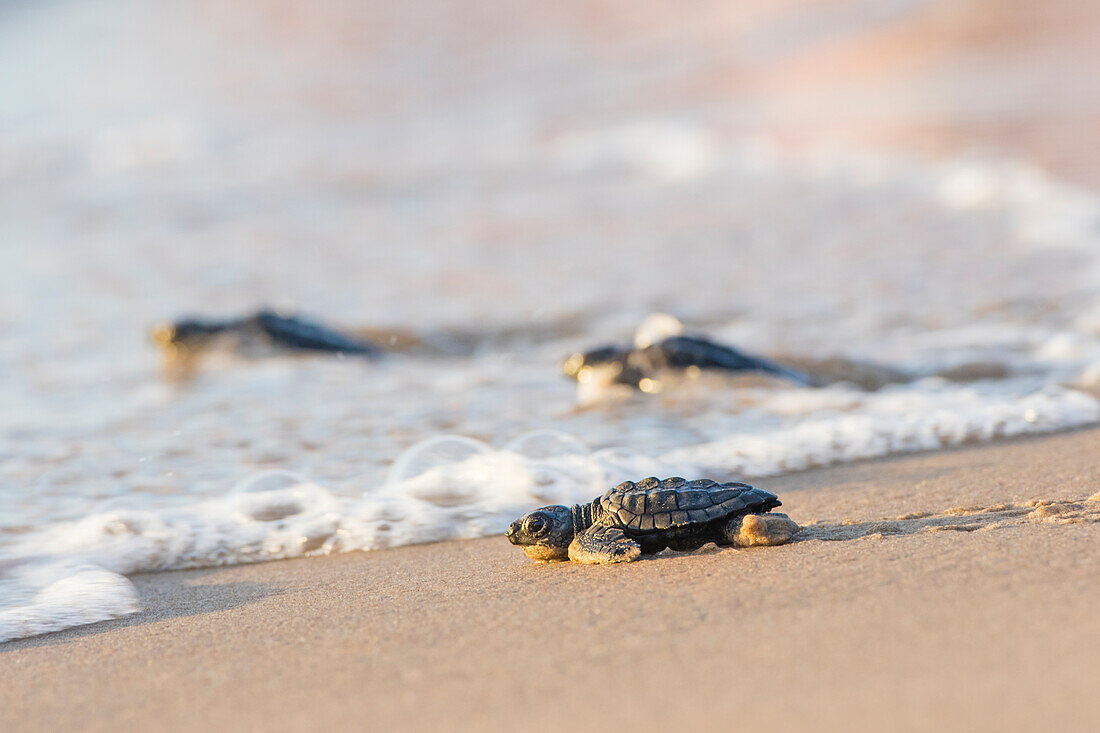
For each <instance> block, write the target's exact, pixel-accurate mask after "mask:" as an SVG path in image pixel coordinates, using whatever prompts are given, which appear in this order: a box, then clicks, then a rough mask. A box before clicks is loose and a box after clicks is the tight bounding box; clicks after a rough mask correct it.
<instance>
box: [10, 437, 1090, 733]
mask: <svg viewBox="0 0 1100 733" xmlns="http://www.w3.org/2000/svg"><path fill="white" fill-rule="evenodd" d="M1098 448H1100V430H1085V431H1080V432H1074V433H1068V434H1060V435H1056V436H1049V437H1042V438H1037V439H1030V440H1025V441H1011V442H1005V443H1001V444H996V445H992V446H982V447H973V448H964V449H960V450H956V451H950V452H945V453H938V454H930V455H918V456H911V457H904V458H897V459H885V460H880V461H874V462H869V463H865V464H859V465H853V466H846V467H840V468H833V469H827V470H819V471H811V472H806V473H801V474H797V475H792V476H786V477H778V478H773V479H769V480H765V481H762V482H760V483H761V484H762V485H763V486H765V487H767V488H770V489H772V490H774V491H776V492H778V493H779V494H780V495H781V496H782V499H783V500H784V508H785V509H786V510H787V511H789V513H790V515H791V516H792V517H794V518H796V519H798V520H800V521H801V522H802V523H803V524H805V525H807V527H808V528H807V530H806V531H805V534H804V537H805V539H804V540H803V541H799V542H796V543H794V544H791V545H789V546H784V547H775V548H758V549H753V550H732V549H723V550H720V551H718V550H715V548H714V547H713V546H710V548H709V551H708V550H707V549H704V550H702V551H700V552H698V553H694V554H690V555H679V554H675V555H662V556H658V557H656V558H654V559H652V560H644V561H640V562H637V563H634V564H630V565H624V566H599V567H588V566H576V565H571V564H565V563H554V564H538V563H534V562H532V561H530V560H528V559H527V558H525V557H524V556H523V554H522V553H521V552H519V551H518V550H517V549H516V548H513V547H511V546H510V545H508V544H507V543H506V542H505V540H504V539H503V538H502V537H494V538H486V539H481V540H472V541H460V542H447V543H439V544H432V545H419V546H412V547H403V548H397V549H393V550H381V551H375V552H367V553H349V554H346V555H339V556H331V557H324V558H312V559H305V560H291V561H282V562H273V563H266V564H260V565H249V566H237V567H232V568H226V569H213V570H197V571H181V572H169V573H160V574H148V575H141V576H137V577H136V578H135V583H136V585H137V587H138V589H139V591H140V594H141V598H142V602H143V604H144V605H145V607H146V610H145V611H144V612H143V613H140V614H138V615H135V616H133V617H130V618H127V619H124V620H120V621H113V622H104V623H100V624H96V625H92V626H88V627H84V628H80V629H74V630H71V631H67V632H62V633H58V634H54V635H48V636H43V637H38V638H34V639H28V640H23V641H16V642H12V643H8V644H6V645H2V646H0V710H2V711H3V713H2V716H3V729H4V730H5V731H11V732H13V733H14V732H15V731H23V730H28V731H29V730H46V729H53V730H133V729H145V730H158V729H165V730H225V729H229V728H238V729H244V730H423V731H431V730H482V729H487V728H489V729H505V728H516V727H530V728H532V729H547V728H550V727H554V726H565V727H573V726H579V727H584V728H587V729H598V728H602V727H607V726H617V727H623V728H625V727H631V728H633V729H636V730H660V729H667V728H669V727H671V726H676V727H677V729H683V730H729V729H733V728H737V729H742V730H821V731H831V730H876V729H878V730H895V731H906V730H937V729H938V730H970V731H987V730H988V731H995V730H996V731H1003V730H1014V731H1042V730H1063V731H1087V730H1096V729H1097V726H1100V713H1098V711H1097V708H1096V706H1095V705H1093V704H1092V702H1091V698H1090V695H1091V693H1092V691H1093V690H1094V689H1095V681H1096V679H1097V676H1098V675H1100V663H1098V661H1097V660H1100V620H1098V617H1097V615H1096V613H1095V609H1096V605H1097V603H1098V602H1100V584H1098V583H1097V582H1096V579H1097V577H1100V551H1098V549H1097V548H1098V547H1100V545H1098V543H1100V496H1097V492H1098V491H1100V478H1098V477H1100V471H1098V469H1100V466H1098V462H1097V455H1098ZM1089 497H1092V498H1091V500H1090V499H1089Z"/></svg>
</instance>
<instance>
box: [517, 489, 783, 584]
mask: <svg viewBox="0 0 1100 733" xmlns="http://www.w3.org/2000/svg"><path fill="white" fill-rule="evenodd" d="M780 504H781V502H780V501H779V499H778V498H777V497H776V496H775V494H772V493H770V492H767V491H764V490H763V489H757V488H755V487H753V486H749V485H748V484H741V483H725V484H720V483H717V482H715V481H711V480H710V479H699V480H697V481H685V480H684V479H682V478H679V477H676V478H667V479H665V480H663V481H661V480H658V479H657V478H656V477H653V476H651V477H649V478H647V479H643V480H642V481H639V482H638V483H634V482H632V481H627V482H625V483H621V484H619V485H618V486H616V487H615V488H613V489H611V490H610V491H608V492H607V493H606V494H604V495H603V496H601V497H599V498H597V499H595V500H593V501H592V502H590V503H588V504H575V505H573V506H572V507H566V506H547V507H543V508H541V509H536V510H535V511H533V512H531V513H530V514H527V515H525V516H523V517H521V518H520V519H517V520H516V521H515V522H512V526H510V527H509V528H508V532H507V534H506V536H507V537H508V540H509V541H510V542H511V543H512V544H513V545H519V546H520V547H522V548H523V551H524V552H526V553H527V556H528V557H531V558H534V559H536V560H565V559H566V558H568V559H570V560H572V561H574V562H581V563H588V564H593V565H595V564H600V563H612V562H630V561H631V560H636V559H638V556H639V555H641V554H642V553H646V554H652V553H656V552H660V551H661V550H663V549H665V548H666V547H667V548H669V549H672V550H680V551H684V550H695V549H698V548H700V547H702V546H703V545H705V544H706V543H708V542H714V543H716V544H719V545H734V546H737V547H751V546H754V545H782V544H783V543H785V542H789V541H790V539H791V538H792V537H793V536H794V535H795V533H796V532H798V530H799V527H798V525H797V524H795V523H794V522H793V521H791V519H790V517H788V516H787V515H786V514H778V513H776V514H770V513H769V512H771V510H772V509H774V508H775V507H777V506H780Z"/></svg>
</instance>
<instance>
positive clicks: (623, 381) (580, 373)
mask: <svg viewBox="0 0 1100 733" xmlns="http://www.w3.org/2000/svg"><path fill="white" fill-rule="evenodd" d="M704 370H706V371H717V372H726V373H749V372H756V373H760V374H766V375H770V376H773V377H779V378H781V379H786V380H788V381H790V382H794V383H795V384H798V385H802V386H811V385H813V383H814V382H813V380H811V378H810V377H809V376H808V375H806V374H803V373H802V372H799V371H796V370H794V369H790V368H788V367H785V366H783V365H782V364H777V363H775V362H773V361H769V360H767V359H764V358H762V357H759V356H753V355H751V354H746V353H745V352H743V351H740V350H739V349H736V348H734V347H733V346H729V345H727V344H721V343H718V342H717V341H712V340H711V339H708V338H706V337H705V336H698V335H690V334H685V333H684V325H683V324H682V323H681V322H680V321H679V320H677V319H676V318H675V317H673V316H670V315H667V314H665V313H654V314H652V315H650V316H648V317H647V318H646V319H645V320H644V321H642V324H641V325H640V326H639V327H638V330H637V332H636V333H635V336H634V345H633V346H632V347H631V346H618V345H609V346H601V347H598V348H595V349H592V350H591V351H585V352H580V353H576V354H573V355H572V356H570V357H569V358H568V359H566V360H565V361H564V362H563V363H562V371H563V372H564V373H565V374H566V376H568V377H571V378H573V379H576V380H577V382H578V383H579V384H580V385H581V387H582V388H585V387H594V388H596V389H599V388H601V387H608V386H612V385H622V386H626V387H629V388H631V389H633V390H639V391H642V392H651V393H652V392H659V391H661V389H662V388H663V385H664V383H665V382H666V381H667V380H668V379H669V377H677V376H683V375H697V374H698V373H699V372H701V371H704Z"/></svg>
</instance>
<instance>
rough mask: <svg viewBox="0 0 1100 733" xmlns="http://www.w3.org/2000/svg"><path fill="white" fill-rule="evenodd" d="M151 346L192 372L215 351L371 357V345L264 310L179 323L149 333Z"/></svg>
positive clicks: (307, 321) (310, 322) (305, 320)
mask: <svg viewBox="0 0 1100 733" xmlns="http://www.w3.org/2000/svg"><path fill="white" fill-rule="evenodd" d="M152 338H153V342H154V343H156V344H157V345H158V346H160V347H161V349H162V350H163V351H164V355H165V359H166V362H167V363H168V364H169V366H172V367H174V368H181V367H182V368H184V369H187V368H191V367H193V366H194V364H195V362H196V361H197V359H198V357H200V356H201V355H203V354H205V353H207V352H209V351H211V350H213V349H217V348H222V349H227V350H230V351H233V352H235V353H238V354H241V355H244V356H251V357H257V356H263V355H267V354H270V353H277V352H279V351H282V352H287V351H294V352H314V353H330V354H348V355H354V356H374V355H376V354H378V353H379V349H378V347H376V346H375V345H374V344H372V343H370V342H369V341H366V340H363V339H360V338H357V337H355V336H352V335H349V334H346V333H343V332H341V331H338V330H336V329H334V328H331V327H329V326H326V325H324V324H321V323H318V322H316V321H313V320H310V319H308V318H304V317H302V316H298V315H284V314H281V313H276V312H275V311H272V310H268V309H263V310H260V311H257V312H256V313H254V314H251V315H247V316H243V317H240V318H224V319H216V318H183V319H180V320H178V321H175V322H174V323H168V324H162V325H160V326H157V327H156V328H154V329H153V331H152Z"/></svg>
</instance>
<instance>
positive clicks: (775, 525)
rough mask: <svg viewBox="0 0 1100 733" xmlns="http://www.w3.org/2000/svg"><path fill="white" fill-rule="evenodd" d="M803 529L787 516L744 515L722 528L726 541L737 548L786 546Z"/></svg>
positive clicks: (776, 514)
mask: <svg viewBox="0 0 1100 733" xmlns="http://www.w3.org/2000/svg"><path fill="white" fill-rule="evenodd" d="M800 529H802V528H801V527H799V526H798V524H797V523H795V521H794V520H793V519H791V518H790V517H788V516H787V515H786V514H779V513H778V512H777V513H774V514H773V513H767V514H742V515H739V516H736V517H733V518H732V519H730V520H729V521H728V522H727V523H726V525H725V526H724V527H723V528H722V531H723V534H725V536H726V540H727V541H728V542H729V543H730V544H731V545H736V546H737V547H757V546H762V545H763V546H768V545H785V544H787V543H788V542H790V541H791V538H792V537H794V536H795V535H796V534H797V533H798V531H799V530H800Z"/></svg>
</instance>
